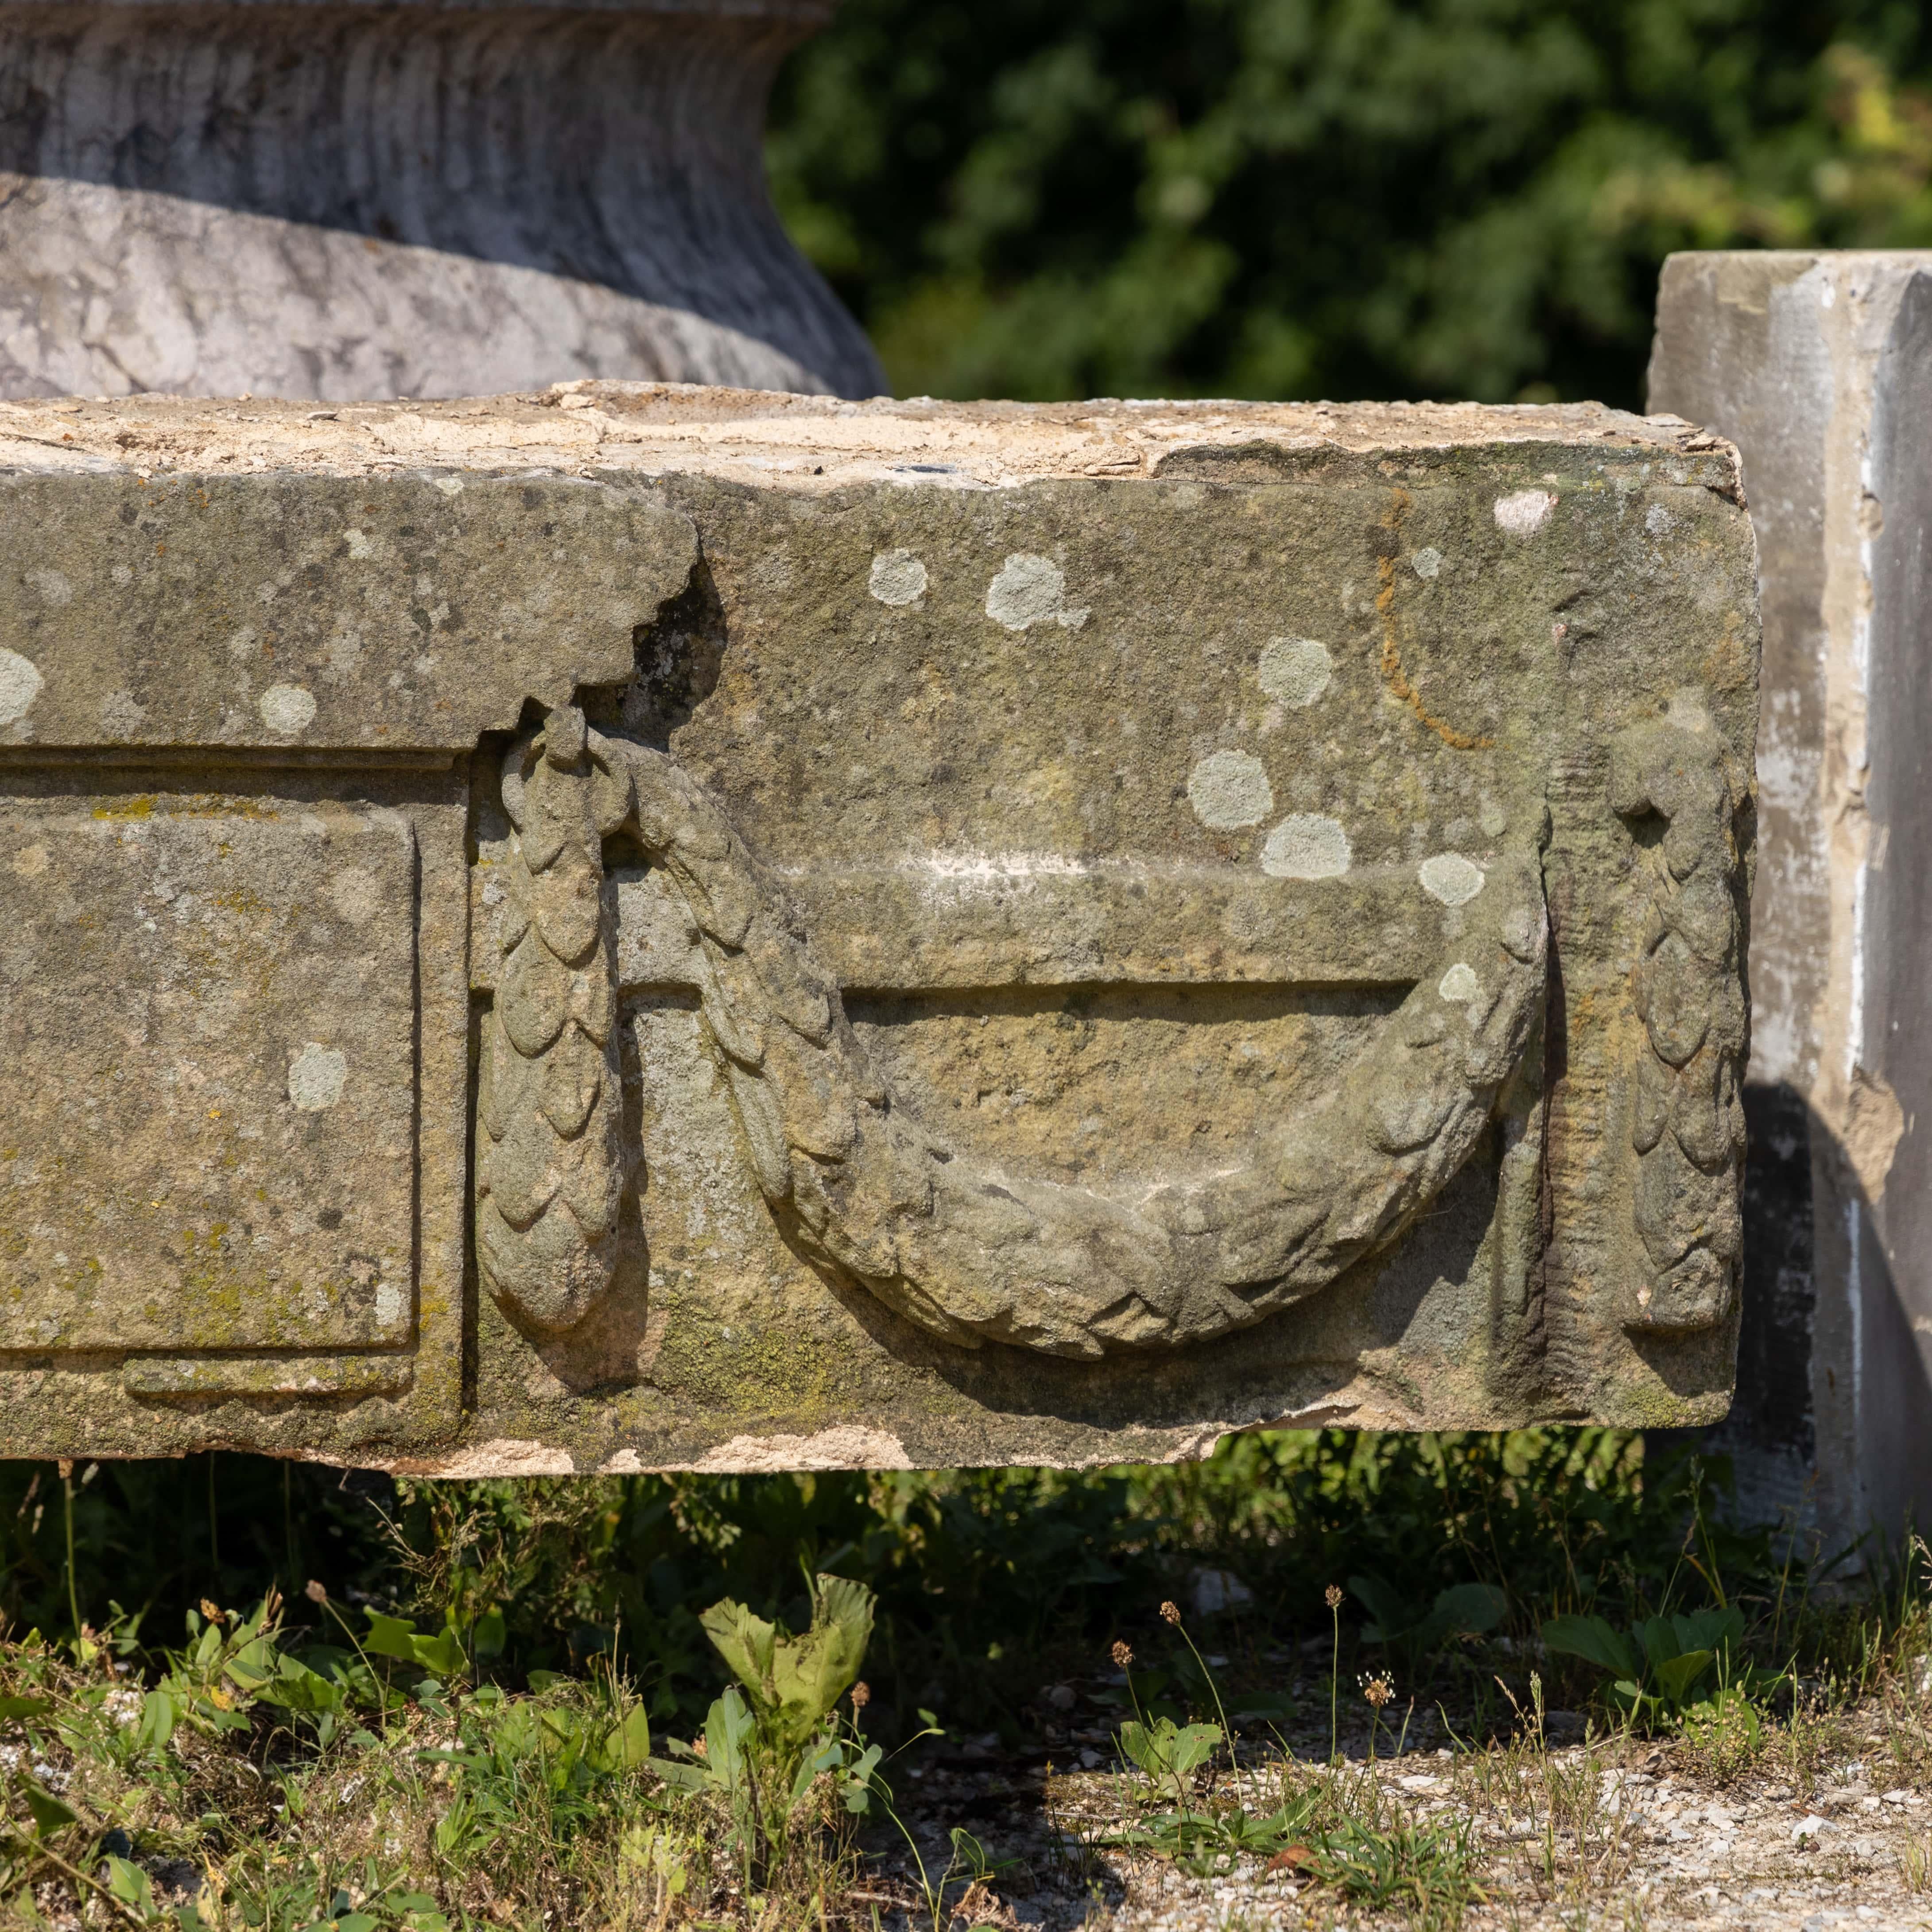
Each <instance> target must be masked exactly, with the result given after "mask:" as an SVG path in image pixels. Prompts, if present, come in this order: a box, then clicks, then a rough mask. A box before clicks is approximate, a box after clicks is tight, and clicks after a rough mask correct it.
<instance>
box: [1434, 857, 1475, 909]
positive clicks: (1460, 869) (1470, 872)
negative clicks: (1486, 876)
mask: <svg viewBox="0 0 1932 1932" xmlns="http://www.w3.org/2000/svg"><path fill="white" fill-rule="evenodd" d="M1417 877H1419V878H1420V879H1421V881H1422V889H1423V890H1424V892H1427V894H1428V895H1429V896H1430V898H1433V899H1440V900H1441V901H1442V903H1443V904H1445V905H1446V906H1459V905H1467V904H1469V901H1471V900H1472V898H1475V896H1476V895H1477V894H1478V892H1481V890H1482V889H1483V883H1484V880H1483V871H1482V868H1481V866H1480V865H1472V864H1470V862H1469V860H1468V859H1465V858H1464V857H1463V856H1462V855H1461V854H1460V853H1457V852H1439V853H1436V856H1435V857H1434V858H1433V859H1424V860H1423V862H1422V865H1421V870H1420V871H1419V872H1418V874H1417Z"/></svg>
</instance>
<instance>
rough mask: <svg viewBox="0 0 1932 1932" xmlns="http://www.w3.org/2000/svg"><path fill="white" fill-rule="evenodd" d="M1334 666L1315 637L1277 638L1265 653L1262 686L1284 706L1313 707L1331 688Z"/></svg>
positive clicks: (1270, 641) (1272, 640)
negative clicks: (1310, 705) (1330, 681)
mask: <svg viewBox="0 0 1932 1932" xmlns="http://www.w3.org/2000/svg"><path fill="white" fill-rule="evenodd" d="M1334 669H1335V667H1334V661H1333V659H1331V658H1330V656H1329V655H1328V646H1327V645H1326V644H1322V643H1317V642H1316V640H1315V639H1314V638H1313V637H1273V638H1271V639H1270V640H1268V648H1267V649H1265V650H1264V651H1263V652H1262V661H1261V670H1260V673H1259V675H1260V678H1261V687H1262V690H1264V691H1266V692H1267V693H1268V695H1269V697H1273V698H1278V699H1279V700H1280V701H1281V702H1282V703H1283V704H1293V705H1297V706H1299V705H1304V704H1313V703H1314V702H1315V700H1316V699H1317V698H1318V697H1320V696H1321V695H1322V693H1323V692H1324V691H1326V690H1327V689H1328V681H1329V679H1331V677H1332V676H1334Z"/></svg>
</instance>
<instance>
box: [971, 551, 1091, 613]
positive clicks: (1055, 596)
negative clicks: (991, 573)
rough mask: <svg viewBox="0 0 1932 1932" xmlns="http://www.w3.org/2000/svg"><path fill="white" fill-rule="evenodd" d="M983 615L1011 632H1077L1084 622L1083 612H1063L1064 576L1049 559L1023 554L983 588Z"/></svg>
mask: <svg viewBox="0 0 1932 1932" xmlns="http://www.w3.org/2000/svg"><path fill="white" fill-rule="evenodd" d="M986 615H987V616H989V617H990V618H992V620H993V621H994V622H995V623H996V624H1003V625H1005V626H1006V628H1007V629H1008V630H1010V631H1024V630H1025V629H1027V628H1028V626H1029V625H1034V624H1046V623H1054V624H1058V625H1061V626H1063V627H1064V628H1066V629H1067V630H1070V631H1077V630H1079V628H1080V627H1081V625H1082V624H1084V623H1085V622H1086V621H1087V613H1086V612H1085V610H1069V609H1068V608H1067V573H1066V572H1065V571H1063V570H1062V569H1061V568H1060V566H1059V565H1058V564H1057V563H1055V562H1054V561H1053V560H1052V559H1051V558H1050V557H1044V556H1032V555H1031V554H1029V553H1028V552H1026V551H1024V550H1021V551H1016V553H1014V554H1013V556H1010V557H1008V558H1007V560H1006V562H1005V563H1004V564H1003V565H1001V569H1000V574H998V576H997V577H995V578H994V579H993V580H992V583H989V585H988V586H986Z"/></svg>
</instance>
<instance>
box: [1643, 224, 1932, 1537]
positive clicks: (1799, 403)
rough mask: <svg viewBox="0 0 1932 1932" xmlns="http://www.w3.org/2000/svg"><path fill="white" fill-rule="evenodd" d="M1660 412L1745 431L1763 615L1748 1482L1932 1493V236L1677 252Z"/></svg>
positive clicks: (1743, 1398)
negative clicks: (1931, 438) (1923, 245)
mask: <svg viewBox="0 0 1932 1932" xmlns="http://www.w3.org/2000/svg"><path fill="white" fill-rule="evenodd" d="M1650 396H1651V404H1652V407H1653V408H1655V409H1658V410H1670V411H1673V412H1674V413H1676V414H1677V415H1678V416H1685V417H1688V418H1690V419H1692V420H1694V421H1696V422H1701V423H1706V424H1709V425H1711V426H1712V428H1714V429H1715V430H1716V431H1718V432H1719V433H1720V434H1722V435H1724V436H1726V437H1730V438H1731V439H1732V440H1733V441H1734V442H1735V443H1736V444H1737V446H1738V447H1739V450H1740V452H1742V458H1743V462H1744V467H1745V482H1746V484H1747V486H1748V490H1749V492H1750V500H1751V516H1752V520H1753V521H1754V523H1755V524H1756V526H1757V538H1758V545H1759V551H1760V574H1761V578H1762V583H1763V599H1764V622H1765V659H1764V664H1765V672H1764V678H1765V702H1764V716H1763V727H1762V730H1761V732H1760V738H1759V745H1758V756H1759V766H1760V772H1762V774H1763V782H1764V795H1763V841H1764V863H1763V868H1762V869H1761V871H1760V874H1759V883H1758V892H1757V902H1756V906H1755V909H1754V915H1753V917H1754V941H1753V947H1752V966H1753V975H1752V977H1753V983H1754V1003H1755V1007H1756V1010H1757V1023H1756V1031H1755V1034H1754V1041H1753V1046H1752V1053H1751V1070H1750V1079H1751V1085H1750V1088H1748V1106H1750V1108H1751V1110H1752V1111H1753V1112H1754V1115H1755V1119H1754V1127H1753V1133H1752V1153H1751V1172H1750V1179H1749V1183H1748V1199H1749V1203H1750V1205H1749V1210H1748V1222H1747V1247H1746V1262H1747V1270H1748V1292H1747V1304H1748V1310H1747V1315H1746V1321H1745V1338H1744V1354H1743V1358H1742V1365H1741V1373H1740V1380H1739V1404H1738V1412H1737V1414H1736V1416H1735V1417H1734V1418H1733V1421H1732V1422H1731V1423H1730V1424H1729V1425H1727V1430H1726V1432H1725V1434H1724V1437H1723V1440H1724V1442H1725V1443H1726V1445H1727V1446H1728V1447H1730V1448H1732V1449H1733V1451H1734V1452H1735V1453H1736V1456H1737V1458H1738V1465H1739V1472H1740V1476H1741V1479H1742V1480H1741V1487H1742V1491H1743V1496H1744V1500H1745V1502H1746V1504H1747V1505H1748V1507H1749V1508H1751V1509H1753V1510H1754V1511H1756V1512H1757V1513H1759V1514H1764V1515H1766V1516H1775V1515H1777V1514H1780V1513H1789V1514H1793V1515H1794V1516H1795V1517H1796V1518H1797V1519H1798V1520H1799V1521H1800V1522H1801V1523H1804V1524H1805V1525H1807V1526H1815V1527H1816V1528H1817V1529H1818V1530H1819V1531H1820V1533H1821V1534H1822V1535H1823V1538H1824V1540H1825V1542H1826V1544H1827V1546H1828V1547H1829V1548H1830V1549H1832V1550H1838V1549H1839V1548H1841V1547H1843V1546H1844V1545H1845V1544H1849V1543H1850V1542H1851V1541H1853V1540H1854V1539H1855V1538H1857V1537H1858V1536H1859V1535H1862V1534H1863V1533H1864V1532H1865V1531H1866V1530H1867V1529H1869V1528H1870V1527H1871V1526H1873V1525H1874V1524H1876V1525H1877V1526H1879V1527H1880V1528H1882V1529H1884V1530H1885V1531H1886V1532H1888V1533H1891V1534H1892V1535H1896V1534H1897V1532H1899V1530H1900V1529H1901V1528H1902V1527H1903V1524H1904V1523H1905V1522H1906V1518H1907V1517H1908V1515H1909V1514H1915V1515H1916V1517H1917V1518H1918V1521H1919V1522H1921V1523H1923V1522H1924V1520H1926V1518H1927V1515H1928V1513H1932V1386H1928V1364H1932V1346H1928V1342H1927V1336H1928V1333H1932V1264H1928V1262H1927V1253H1928V1244H1927V1233H1926V1232H1921V1230H1924V1229H1927V1226H1928V1220H1927V1217H1928V1216H1932V1191H1929V1190H1928V1181H1932V1150H1928V1139H1927V1133H1921V1131H1919V1130H1920V1128H1921V1127H1932V1052H1928V1049H1927V1044H1926V1034H1925V1028H1924V1025H1923V1024H1922V1022H1921V1013H1922V1010H1923V1007H1924V985H1925V971H1924V959H1925V957H1926V951H1927V941H1928V940H1932V906H1928V904H1927V897H1926V894H1927V887H1926V883H1925V879H1926V873H1927V850H1926V849H1925V848H1926V847H1927V841H1928V838H1932V791H1928V788H1927V787H1928V778H1927V766H1926V760H1925V757H1924V747H1923V739H1924V733H1925V731H1926V730H1927V728H1928V726H1932V664H1928V662H1927V654H1926V650H1925V646H1924V635H1923V632H1924V609H1925V606H1926V601H1927V581H1926V571H1927V560H1926V555H1927V538H1928V533H1932V475H1928V472H1927V466H1926V461H1925V435H1924V422H1925V416H1926V412H1927V406H1928V401H1932V254H1778V253H1751V254H1694V255H1679V256H1674V257H1672V258H1671V260H1670V262H1669V263H1667V265H1666V267H1665V269H1664V283H1663V288H1662V290H1661V294H1660V296H1659V299H1658V330H1657V346H1656V350H1655V355H1654V356H1653V357H1652V363H1651V388H1650Z"/></svg>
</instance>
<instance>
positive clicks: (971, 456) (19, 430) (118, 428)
mask: <svg viewBox="0 0 1932 1932" xmlns="http://www.w3.org/2000/svg"><path fill="white" fill-rule="evenodd" d="M1538 444H1544V445H1549V446H1553V448H1557V447H1561V448H1565V449H1571V450H1572V451H1574V450H1577V449H1586V450H1589V451H1593V452H1595V451H1604V452H1633V453H1639V454H1645V455H1655V457H1656V458H1659V459H1665V458H1673V457H1674V458H1679V459H1691V460H1692V462H1691V466H1690V467H1689V468H1688V469H1686V471H1685V474H1683V475H1682V476H1681V477H1679V478H1674V479H1673V480H1676V481H1682V482H1691V481H1696V482H1697V483H1700V484H1703V485H1705V486H1706V487H1709V488H1712V489H1714V490H1718V492H1719V493H1721V494H1723V495H1724V496H1729V497H1731V498H1733V499H1734V500H1737V501H1739V502H1742V493H1741V491H1740V490H1739V484H1738V467H1737V455H1736V451H1735V450H1734V449H1733V448H1732V446H1731V445H1730V444H1729V443H1726V442H1724V441H1723V440H1721V438H1718V437H1713V436H1711V435H1709V434H1706V433H1705V432H1703V431H1700V430H1698V429H1697V428H1694V426H1693V425H1691V424H1689V423H1687V422H1684V421H1683V420H1682V419H1680V418H1679V417H1676V416H1650V417H1645V416H1631V415H1629V414H1627V413H1625V412H1623V411H1622V410H1611V409H1607V408H1605V407H1604V406H1603V405H1601V404H1596V403H1574V404H1553V405H1535V406H1526V405H1520V404H1475V403H1447V404H1445V403H1413V404H1410V403H1351V404H1333V403H1292V404H1291V403H1245V402H1226V401H1197V402H1160V401H1151V402H1137V401H1127V402H1123V401H1114V400H1111V399H1109V400H1103V401H1094V402H1082V403H1055V404H1026V403H1000V402H987V403H941V402H935V401H932V399H931V398H926V397H917V398H913V399H912V400H910V401H893V400H892V399H891V398H875V399H874V400H873V401H870V402H864V403H851V402H841V401H838V400H837V399H835V398H829V397H823V396H804V395H784V394H779V393H776V392H769V391H763V390H748V389H707V388H703V387H699V386H694V385H691V384H685V383H612V382H591V381H582V382H574V383H559V384H556V385H555V386H553V387H552V388H550V389H548V390H546V391H544V392H541V393H539V394H535V395H512V396H498V397H490V398H458V399H457V400H455V401H435V402H416V401H409V402H395V403H338V404H321V405H318V404H315V403H314V402H307V401H304V402H283V401H268V400H260V399H256V398H239V399H233V400H226V399H222V400H204V399H202V398H180V397H169V396H150V395H142V396H131V397H116V398H94V399H92V400H89V399H83V398H47V399H44V400H42V399H38V398H36V399H33V400H30V401H20V402H9V403H0V470H10V471H12V472H15V473H20V472H40V473H46V472H66V473H76V472H82V473H84V472H89V471H95V472H100V471H104V470H105V471H110V472H119V473H123V474H136V475H153V474H157V473H162V472H200V473H210V472H212V473H217V474H223V475H246V474H248V473H249V472H251V471H269V470H275V471H281V472H290V471H293V472H308V473H312V474H319V475H338V476H364V475H380V474H382V473H384V472H395V471H398V470H419V469H426V468H427V469H476V470H484V471H490V472H497V473H501V472H503V471H505V470H506V469H508V470H511V471H513V472H523V471H528V470H532V469H538V470H550V471H556V472H562V473H565V474H576V475H588V474H592V473H597V472H602V473H608V472H612V471H617V472H633V473H635V474H637V475H641V476H649V475H660V474H663V473H665V472H693V471H694V472H702V473H703V474H705V475H712V476H718V477H724V478H731V479H734V480H736V481H744V482H754V483H763V484H772V483H782V484H784V486H785V487H787V488H790V489H794V490H799V489H802V490H831V489H834V488H836V487H840V486H841V485H844V484H852V483H857V482H865V481H891V482H894V483H898V484H906V485H909V486H938V487H953V488H966V489H974V488H980V489H984V488H998V487H1005V486H1010V485H1013V484H1020V483H1025V482H1030V481H1035V480H1037V479H1042V478H1055V477H1120V478H1125V477H1133V476H1141V477H1160V476H1167V477H1169V478H1178V477H1180V476H1183V475H1190V476H1199V475H1215V474H1225V475H1226V477H1227V480H1229V481H1267V480H1270V466H1271V465H1272V466H1274V474H1276V475H1280V476H1283V477H1286V476H1287V475H1291V474H1292V473H1293V472H1294V470H1295V469H1298V468H1299V467H1301V466H1303V465H1304V464H1305V463H1307V462H1309V461H1310V460H1319V458H1320V457H1321V455H1322V454H1323V453H1324V452H1328V453H1332V454H1334V455H1369V456H1373V455H1378V454H1382V453H1387V454H1388V455H1391V456H1397V457H1400V456H1404V455H1427V454H1428V453H1430V452H1448V451H1453V450H1455V449H1469V448H1471V447H1478V448H1481V447H1494V446H1498V445H1505V446H1508V445H1518V446H1535V445H1538ZM1526 453H1527V452H1526Z"/></svg>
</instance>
